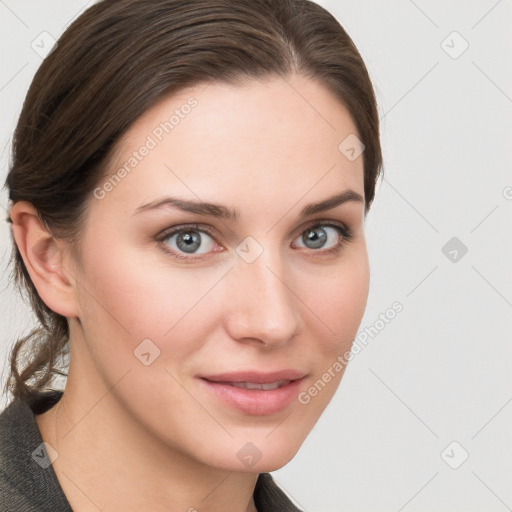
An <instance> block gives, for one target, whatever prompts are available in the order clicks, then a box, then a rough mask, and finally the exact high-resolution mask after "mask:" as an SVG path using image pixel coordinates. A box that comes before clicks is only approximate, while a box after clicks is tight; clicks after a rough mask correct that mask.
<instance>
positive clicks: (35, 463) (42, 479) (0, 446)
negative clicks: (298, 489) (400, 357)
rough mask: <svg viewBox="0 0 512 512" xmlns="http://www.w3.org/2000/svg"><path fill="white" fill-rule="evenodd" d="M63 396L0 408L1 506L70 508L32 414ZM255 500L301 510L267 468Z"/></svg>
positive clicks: (268, 511) (281, 511)
mask: <svg viewBox="0 0 512 512" xmlns="http://www.w3.org/2000/svg"><path fill="white" fill-rule="evenodd" d="M61 396H62V391H57V390H55V391H46V392H42V393H40V394H39V395H38V396H37V397H36V398H35V399H34V400H33V401H31V402H30V403H27V402H24V401H21V400H19V399H17V398H16V399H14V400H13V401H11V403H10V404H9V405H8V406H7V407H6V408H5V410H4V411H2V413H0V512H73V509H72V508H71V506H70V504H69V502H68V500H67V499H66V495H65V494H64V491H63V490H62V488H61V486H60V483H59V480H58V479H57V475H56V474H55V471H54V470H53V467H52V465H51V463H50V461H49V459H48V455H47V454H46V452H45V451H44V450H42V449H41V443H42V442H43V439H42V437H41V433H40V431H39V428H38V426H37V423H36V419H35V414H41V413H43V412H45V411H47V410H48V409H50V408H51V407H52V406H53V405H55V404H56V403H57V402H58V401H59V399H60V397H61ZM254 502H255V504H256V508H257V509H258V512H301V511H300V510H299V509H298V508H297V507H295V505H293V503H292V502H291V501H290V499H289V498H288V497H287V496H286V494H285V493H284V492H283V491H282V490H281V489H280V488H279V487H278V486H277V484H276V483H275V482H274V480H273V478H272V476H271V475H270V474H269V473H260V475H259V477H258V480H257V483H256V487H255V489H254ZM144 512H145V511H144Z"/></svg>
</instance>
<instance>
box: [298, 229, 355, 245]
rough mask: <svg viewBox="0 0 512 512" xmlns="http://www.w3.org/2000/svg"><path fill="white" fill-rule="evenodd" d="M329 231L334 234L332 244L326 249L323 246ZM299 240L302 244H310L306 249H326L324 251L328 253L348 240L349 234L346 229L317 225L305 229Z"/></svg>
mask: <svg viewBox="0 0 512 512" xmlns="http://www.w3.org/2000/svg"><path fill="white" fill-rule="evenodd" d="M329 231H330V232H331V233H332V232H334V233H335V235H334V242H333V244H331V247H327V248H326V247H325V246H324V244H325V243H326V241H327V239H328V238H329V236H328V234H329ZM299 239H301V240H302V241H303V243H307V244H310V245H309V246H306V248H307V249H318V248H323V249H326V251H329V250H330V249H335V248H336V247H338V246H340V245H341V244H343V243H344V242H345V241H346V240H348V239H349V233H348V230H347V229H345V228H344V227H341V226H338V225H337V224H318V225H315V226H311V227H309V228H308V229H306V230H305V231H304V232H303V234H302V236H300V237H299Z"/></svg>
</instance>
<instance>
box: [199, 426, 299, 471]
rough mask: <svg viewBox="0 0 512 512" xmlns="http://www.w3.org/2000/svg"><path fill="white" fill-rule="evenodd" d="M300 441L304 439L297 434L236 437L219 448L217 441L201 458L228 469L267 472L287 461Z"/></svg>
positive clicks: (295, 451) (297, 447) (296, 450)
mask: <svg viewBox="0 0 512 512" xmlns="http://www.w3.org/2000/svg"><path fill="white" fill-rule="evenodd" d="M278 428H279V427H278ZM266 435H268V432H267V433H266ZM274 436H275V437H274ZM303 442H304V439H303V438H302V437H300V438H299V437H298V436H297V435H295V437H294V436H292V435H288V436H286V435H285V436H283V435H281V436H279V435H275V433H272V434H270V436H269V437H267V438H265V437H264V436H260V437H259V438H252V437H250V436H244V437H243V438H242V437H237V438H236V439H231V440H230V441H229V442H228V444H227V445H224V446H223V447H222V448H220V446H219V445H218V444H217V445H215V446H213V447H212V448H213V450H212V451H210V453H208V454H207V455H206V456H205V458H204V459H203V460H204V462H206V463H208V464H209V465H211V466H214V467H217V468H219V469H224V470H228V471H236V472H240V473H268V472H270V471H276V470H278V469H280V468H282V467H283V466H285V465H286V464H288V463H289V462H290V461H291V460H292V459H293V457H294V456H295V455H296V454H297V452H298V451H299V448H300V447H301V446H302V443H303ZM213 444H215V443H213ZM206 459H208V460H206Z"/></svg>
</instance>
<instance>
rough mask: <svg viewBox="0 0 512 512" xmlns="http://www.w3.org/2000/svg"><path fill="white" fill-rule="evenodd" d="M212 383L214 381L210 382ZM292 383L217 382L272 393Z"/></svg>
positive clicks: (287, 381)
mask: <svg viewBox="0 0 512 512" xmlns="http://www.w3.org/2000/svg"><path fill="white" fill-rule="evenodd" d="M210 382H212V381H210ZM290 382H292V381H291V380H278V381H276V382H268V383H264V384H263V383H259V382H217V384H225V385H226V386H233V387H235V388H241V389H259V390H262V391H271V390H273V389H278V388H282V387H283V386H287V385H288V384H290Z"/></svg>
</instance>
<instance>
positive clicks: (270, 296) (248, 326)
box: [230, 240, 298, 344]
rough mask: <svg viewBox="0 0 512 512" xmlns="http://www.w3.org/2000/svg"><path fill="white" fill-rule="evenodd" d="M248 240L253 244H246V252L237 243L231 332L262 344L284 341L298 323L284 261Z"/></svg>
mask: <svg viewBox="0 0 512 512" xmlns="http://www.w3.org/2000/svg"><path fill="white" fill-rule="evenodd" d="M248 243H249V244H251V243H252V244H253V245H252V246H251V245H249V246H246V247H245V249H247V250H246V252H244V245H243V243H242V244H240V247H239V248H238V251H237V252H238V253H239V257H238V258H237V260H236V264H235V269H234V272H233V275H232V279H233V280H234V281H235V284H234V287H233V288H232V289H234V290H236V291H235V295H236V298H235V300H234V304H233V309H231V312H232V317H231V323H230V326H231V329H232V331H231V335H232V336H233V337H234V338H236V339H241V338H255V339H259V340H260V341H262V342H265V343H266V344H276V343H284V342H286V341H287V340H289V339H290V338H291V337H292V336H293V335H294V334H295V331H296V329H297V325H298V311H297V310H296V307H297V300H296V298H295V296H294V294H293V293H292V291H291V290H290V288H292V286H291V284H290V283H288V282H287V276H288V275H289V273H288V272H287V271H286V269H287V267H286V262H285V261H283V258H282V256H281V255H280V254H279V253H278V251H277V250H272V251H271V250H270V249H269V248H268V247H265V248H261V249H259V250H258V247H257V246H256V245H255V244H254V241H251V240H249V241H248ZM260 247H261V246H260ZM254 251H257V252H256V253H255V252H254ZM258 252H259V255H258V254H257V253H258ZM255 256H256V257H255ZM253 258H255V259H253ZM292 289H293V288H292Z"/></svg>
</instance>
